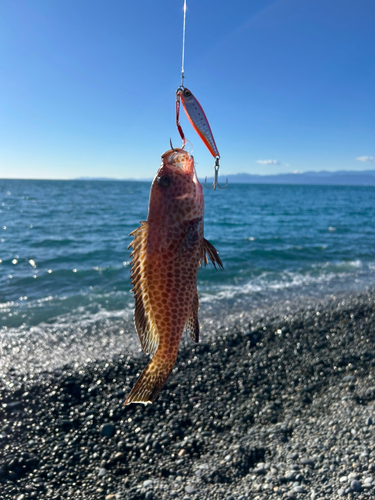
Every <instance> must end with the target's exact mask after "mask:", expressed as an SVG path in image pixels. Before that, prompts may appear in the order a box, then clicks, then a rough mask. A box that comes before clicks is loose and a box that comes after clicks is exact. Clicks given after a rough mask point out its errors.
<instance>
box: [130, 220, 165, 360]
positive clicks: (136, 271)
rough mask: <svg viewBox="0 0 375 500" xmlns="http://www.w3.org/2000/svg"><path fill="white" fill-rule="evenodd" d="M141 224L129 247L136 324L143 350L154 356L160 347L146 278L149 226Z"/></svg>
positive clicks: (134, 233) (133, 233) (134, 232)
mask: <svg viewBox="0 0 375 500" xmlns="http://www.w3.org/2000/svg"><path fill="white" fill-rule="evenodd" d="M141 224H142V225H141V227H139V228H137V229H136V230H135V231H133V232H132V233H130V234H131V236H133V237H134V240H133V241H132V242H131V243H130V245H129V247H133V251H132V253H131V257H132V268H131V280H132V284H133V285H134V286H133V293H134V299H135V311H134V323H135V327H136V329H137V333H138V337H139V340H140V342H141V346H142V349H143V350H144V352H145V353H146V354H154V353H155V351H156V349H157V348H158V345H159V334H158V331H157V329H156V325H155V322H154V319H153V315H152V311H151V307H150V301H149V295H148V286H147V277H146V248H147V236H148V225H147V222H141Z"/></svg>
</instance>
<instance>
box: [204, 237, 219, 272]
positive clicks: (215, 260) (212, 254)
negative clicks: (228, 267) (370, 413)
mask: <svg viewBox="0 0 375 500" xmlns="http://www.w3.org/2000/svg"><path fill="white" fill-rule="evenodd" d="M207 255H208V257H209V258H210V260H211V262H212V264H213V265H214V267H215V269H216V264H217V265H218V266H219V267H220V269H222V270H224V266H223V263H222V261H221V259H220V257H219V252H218V251H217V250H216V248H215V247H214V246H213V245H212V244H211V243H210V242H209V241H207V240H206V238H203V245H202V257H201V262H204V263H205V264H206V265H207V264H208V258H207Z"/></svg>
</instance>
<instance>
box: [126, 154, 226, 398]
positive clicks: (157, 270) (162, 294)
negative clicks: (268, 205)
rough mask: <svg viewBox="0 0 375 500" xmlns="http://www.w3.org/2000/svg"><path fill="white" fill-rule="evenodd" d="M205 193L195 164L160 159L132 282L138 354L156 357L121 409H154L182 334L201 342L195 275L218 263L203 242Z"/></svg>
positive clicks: (137, 239)
mask: <svg viewBox="0 0 375 500" xmlns="http://www.w3.org/2000/svg"><path fill="white" fill-rule="evenodd" d="M203 215H204V198H203V189H202V186H201V184H200V183H199V181H198V178H197V176H196V173H195V167H194V158H193V157H192V156H190V155H189V154H188V153H187V152H186V151H184V150H182V149H176V150H169V151H167V152H166V153H164V154H163V155H162V164H161V166H160V168H159V170H158V172H157V174H156V176H155V178H154V180H153V182H152V186H151V192H150V201H149V211H148V217H147V221H146V222H142V223H141V227H139V228H137V229H136V230H135V231H133V232H132V233H131V234H132V235H133V237H134V240H133V241H132V243H131V245H130V246H132V247H133V252H132V254H131V256H132V271H131V278H132V283H133V285H134V288H133V292H134V298H135V312H134V321H135V326H136V329H137V333H138V336H139V339H140V342H141V345H142V349H143V350H144V351H145V352H146V353H147V354H154V356H153V358H152V360H151V361H150V362H149V364H148V365H147V367H146V368H145V370H144V371H143V373H142V374H141V376H140V377H139V379H138V380H137V382H136V384H135V386H134V387H133V389H132V390H131V392H130V394H129V396H128V398H127V399H126V401H125V404H130V403H144V404H147V403H152V402H154V401H155V399H156V397H157V396H158V394H159V392H160V391H161V389H162V387H163V386H164V384H165V382H166V380H167V378H168V376H169V374H170V372H171V371H172V368H173V366H174V364H175V362H176V358H177V353H178V347H179V344H180V340H181V336H182V333H183V331H184V329H186V330H187V331H188V333H189V334H190V336H191V338H192V340H193V341H194V342H198V340H199V322H198V308H199V302H198V292H197V274H198V268H199V265H200V263H201V261H202V260H203V261H204V262H206V263H207V256H206V254H208V256H209V257H210V259H211V260H212V262H213V263H214V265H215V264H216V263H217V264H218V265H219V266H220V267H222V263H221V260H220V257H219V256H218V253H217V252H216V250H215V248H214V247H213V246H212V245H211V244H210V243H209V242H208V241H207V240H205V239H204V238H203Z"/></svg>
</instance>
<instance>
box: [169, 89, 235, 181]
mask: <svg viewBox="0 0 375 500" xmlns="http://www.w3.org/2000/svg"><path fill="white" fill-rule="evenodd" d="M181 102H182V105H183V107H184V110H185V113H186V116H187V117H188V120H189V122H190V123H191V125H192V126H193V128H194V130H195V131H196V132H197V134H198V135H199V137H200V138H201V139H202V141H203V143H204V144H205V145H206V147H207V149H208V150H209V152H210V153H211V154H212V156H213V157H214V158H215V179H214V182H213V184H212V186H207V177H206V181H205V186H206V187H207V188H213V189H214V190H215V189H216V187H218V188H219V189H225V188H226V187H227V186H228V179H227V182H226V184H225V186H224V187H221V186H219V184H218V175H219V168H220V165H219V160H220V153H219V150H218V148H217V146H216V142H215V139H214V136H213V134H212V130H211V127H210V124H209V123H208V119H207V116H206V114H205V112H204V111H203V108H202V106H201V105H200V104H199V101H198V99H197V98H196V97H195V96H194V95H193V94H192V92H191V91H190V90H189V89H187V88H186V87H183V86H181V87H179V88H178V89H177V92H176V125H177V129H178V132H179V134H180V136H181V139H182V142H183V144H182V147H184V146H185V144H186V138H185V135H184V132H183V130H182V127H181V124H180V106H181V104H180V103H181Z"/></svg>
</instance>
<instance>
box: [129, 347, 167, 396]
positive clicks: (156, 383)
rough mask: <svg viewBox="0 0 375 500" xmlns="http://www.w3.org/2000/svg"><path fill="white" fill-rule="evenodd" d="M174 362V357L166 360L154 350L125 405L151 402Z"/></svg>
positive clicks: (161, 386)
mask: <svg viewBox="0 0 375 500" xmlns="http://www.w3.org/2000/svg"><path fill="white" fill-rule="evenodd" d="M175 362H176V359H172V360H166V359H165V358H164V357H162V356H160V355H159V356H158V352H156V353H155V356H154V357H153V358H152V360H151V361H150V362H149V364H148V365H147V366H146V368H145V369H144V370H143V373H142V375H141V376H140V377H139V379H138V380H137V382H136V384H135V386H134V387H133V389H132V390H131V392H130V394H129V396H128V397H127V399H126V401H125V405H128V404H130V403H143V404H145V405H147V404H151V403H153V402H154V401H155V399H156V398H157V397H158V395H159V392H160V391H161V390H162V388H163V386H164V384H165V382H166V381H167V378H168V377H169V374H170V373H171V371H172V368H173V367H174V364H175Z"/></svg>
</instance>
